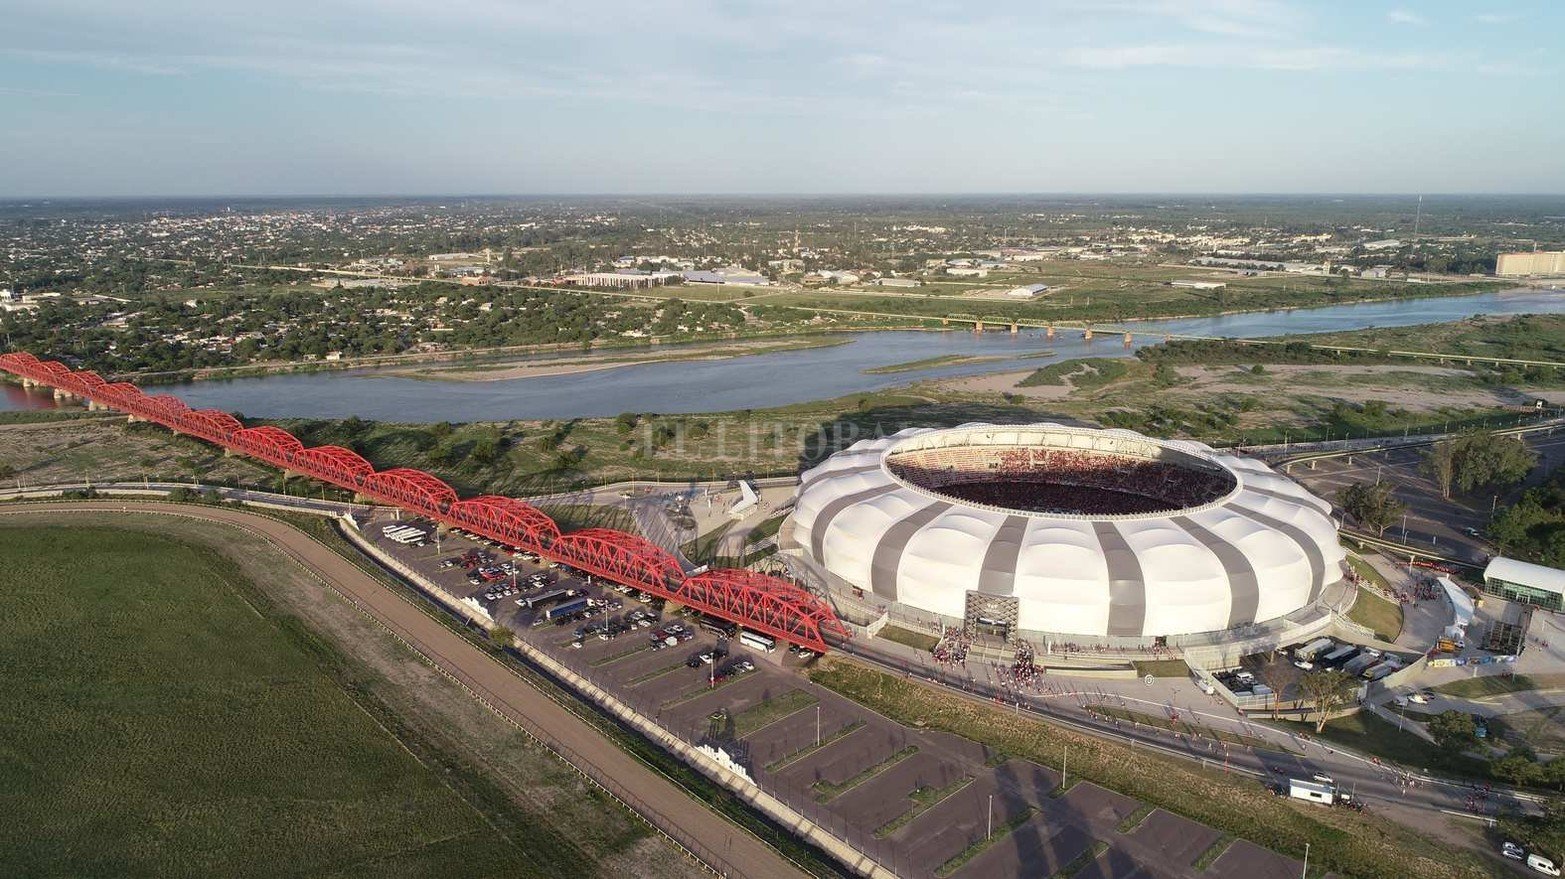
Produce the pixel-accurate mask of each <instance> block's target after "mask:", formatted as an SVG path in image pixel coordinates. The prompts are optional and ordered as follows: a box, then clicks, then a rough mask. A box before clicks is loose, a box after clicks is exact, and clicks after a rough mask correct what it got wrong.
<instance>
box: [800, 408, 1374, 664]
mask: <svg viewBox="0 0 1565 879" xmlns="http://www.w3.org/2000/svg"><path fill="white" fill-rule="evenodd" d="M780 548H781V549H782V550H783V552H784V553H785V555H786V556H787V557H789V558H790V560H791V561H794V562H797V563H799V564H796V565H794V567H795V568H796V570H802V571H805V572H808V575H807V576H805V579H807V580H814V581H815V584H816V585H817V586H821V587H824V588H825V589H826V590H827V591H828V592H830V593H832V594H834V595H837V596H843V597H848V596H860V597H864V596H869V595H872V596H873V599H874V601H875V603H876V604H878V605H879V606H885V607H892V608H896V609H899V610H901V611H904V612H912V614H913V615H916V616H922V617H928V616H930V615H933V616H935V617H938V618H939V619H940V622H941V623H942V624H945V625H962V624H966V625H968V626H971V625H973V624H975V623H977V624H980V625H982V626H986V627H990V628H998V629H1001V630H1003V631H1004V632H1005V633H1006V634H1011V633H1016V632H1024V633H1043V634H1046V635H1050V634H1052V635H1065V636H1087V637H1091V638H1098V639H1108V641H1109V642H1110V643H1120V644H1125V645H1133V644H1152V643H1155V642H1156V641H1157V640H1159V639H1166V638H1168V637H1170V636H1183V635H1193V634H1198V633H1220V632H1224V631H1242V630H1244V629H1245V628H1246V627H1253V626H1254V624H1256V623H1262V622H1265V621H1268V620H1274V619H1277V618H1280V617H1284V616H1286V615H1288V614H1292V613H1294V612H1296V611H1299V610H1301V609H1303V608H1307V607H1310V606H1312V605H1314V604H1315V603H1316V602H1318V601H1319V600H1320V597H1321V594H1322V591H1323V590H1324V589H1326V588H1327V587H1329V586H1332V585H1334V584H1337V583H1338V582H1340V581H1341V580H1342V578H1343V565H1342V562H1343V559H1344V552H1343V550H1342V548H1341V546H1340V544H1339V543H1338V541H1337V528H1336V524H1335V522H1334V521H1333V520H1332V518H1331V505H1330V504H1328V503H1327V502H1326V501H1324V500H1321V499H1320V498H1317V497H1315V496H1313V495H1311V494H1310V493H1309V492H1307V491H1305V490H1304V489H1303V488H1302V487H1300V486H1299V485H1298V484H1297V483H1295V482H1293V481H1292V480H1290V479H1288V478H1287V477H1285V476H1282V475H1280V474H1278V473H1275V472H1273V471H1272V470H1271V469H1270V468H1268V467H1267V466H1266V465H1264V464H1262V463H1260V462H1258V461H1255V460H1251V459H1247V458H1241V457H1238V456H1235V455H1232V454H1227V453H1224V452H1220V451H1217V450H1214V449H1212V448H1210V447H1208V446H1206V445H1203V444H1201V443H1196V442H1188V441H1164V440H1157V439H1152V438H1150V437H1146V436H1142V435H1140V434H1137V433H1134V432H1131V431H1125V430H1095V429H1085V428H1076V427H1067V426H1063V425H1058V424H1034V425H1025V426H997V425H989V424H969V425H964V426H962V427H957V428H952V429H945V430H936V429H929V428H911V429H908V430H904V431H902V432H900V433H897V434H895V435H893V436H890V437H885V438H879V439H873V440H864V441H861V442H859V443H857V444H855V445H853V446H852V447H850V448H848V449H845V450H843V451H841V452H838V453H837V454H835V455H833V456H831V457H830V458H828V459H827V460H826V461H824V462H823V463H821V464H820V465H819V466H816V467H815V468H813V469H811V470H809V471H807V472H806V473H804V475H803V476H802V477H801V481H800V485H799V489H798V492H797V495H796V498H795V504H794V510H793V512H792V513H791V514H790V516H789V518H788V520H787V522H785V523H784V526H783V529H782V532H781V533H780ZM823 581H824V582H823Z"/></svg>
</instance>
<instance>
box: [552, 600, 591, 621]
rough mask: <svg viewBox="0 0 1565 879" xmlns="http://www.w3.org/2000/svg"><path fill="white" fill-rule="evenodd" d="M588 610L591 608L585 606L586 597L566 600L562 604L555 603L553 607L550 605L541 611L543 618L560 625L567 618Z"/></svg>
mask: <svg viewBox="0 0 1565 879" xmlns="http://www.w3.org/2000/svg"><path fill="white" fill-rule="evenodd" d="M589 610H591V608H590V607H588V606H587V599H585V598H578V599H576V600H575V601H567V602H565V603H564V604H556V605H555V606H554V607H551V608H549V609H548V610H546V611H544V612H543V618H544V619H546V620H549V621H550V622H553V623H554V624H555V625H561V624H563V623H564V622H565V621H566V620H567V619H570V618H571V617H573V616H575V615H577V614H585V613H586V612H587V611H589Z"/></svg>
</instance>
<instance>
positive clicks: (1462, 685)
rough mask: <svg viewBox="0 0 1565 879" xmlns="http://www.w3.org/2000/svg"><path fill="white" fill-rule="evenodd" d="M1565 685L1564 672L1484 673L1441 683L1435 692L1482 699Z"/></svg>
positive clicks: (1463, 697)
mask: <svg viewBox="0 0 1565 879" xmlns="http://www.w3.org/2000/svg"><path fill="white" fill-rule="evenodd" d="M1560 687H1565V674H1551V675H1484V676H1482V677H1476V678H1464V679H1462V680H1459V681H1451V682H1450V683H1446V684H1441V685H1440V686H1438V687H1435V688H1434V689H1435V692H1437V693H1444V694H1446V695H1447V696H1457V697H1459V698H1462V699H1482V698H1484V697H1486V696H1503V695H1505V694H1506V693H1523V692H1526V691H1528V690H1552V689H1557V688H1560Z"/></svg>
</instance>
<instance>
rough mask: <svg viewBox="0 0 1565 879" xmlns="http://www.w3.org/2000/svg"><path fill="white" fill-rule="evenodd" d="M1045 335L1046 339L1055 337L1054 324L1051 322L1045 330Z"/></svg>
mask: <svg viewBox="0 0 1565 879" xmlns="http://www.w3.org/2000/svg"><path fill="white" fill-rule="evenodd" d="M1043 337H1044V338H1045V339H1052V338H1054V324H1049V326H1048V328H1047V329H1045V330H1044V331H1043Z"/></svg>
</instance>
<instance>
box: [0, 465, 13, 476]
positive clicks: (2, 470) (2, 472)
mask: <svg viewBox="0 0 1565 879" xmlns="http://www.w3.org/2000/svg"><path fill="white" fill-rule="evenodd" d="M15 476H16V468H15V467H13V466H12V465H10V464H6V463H3V462H0V479H11V478H13V477H15Z"/></svg>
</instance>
